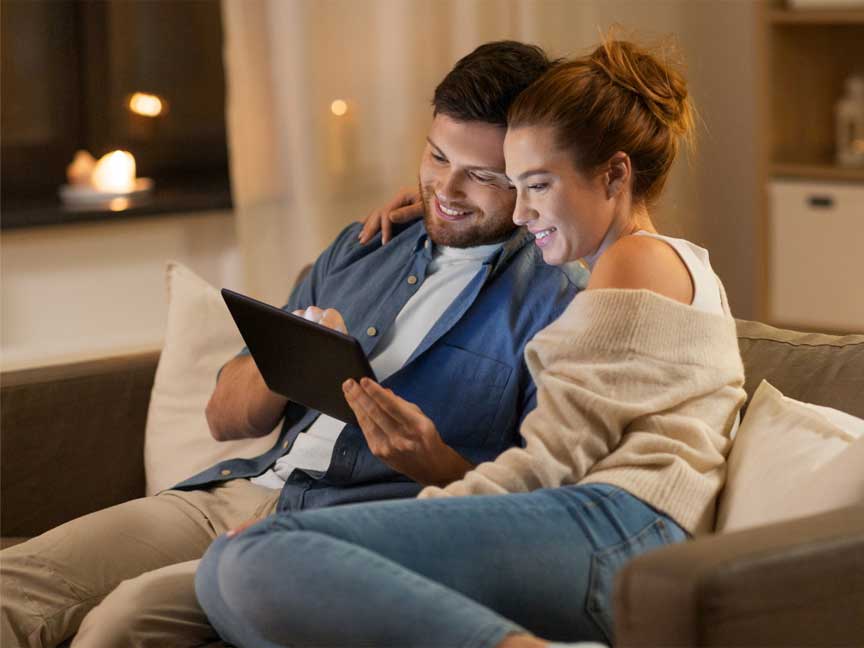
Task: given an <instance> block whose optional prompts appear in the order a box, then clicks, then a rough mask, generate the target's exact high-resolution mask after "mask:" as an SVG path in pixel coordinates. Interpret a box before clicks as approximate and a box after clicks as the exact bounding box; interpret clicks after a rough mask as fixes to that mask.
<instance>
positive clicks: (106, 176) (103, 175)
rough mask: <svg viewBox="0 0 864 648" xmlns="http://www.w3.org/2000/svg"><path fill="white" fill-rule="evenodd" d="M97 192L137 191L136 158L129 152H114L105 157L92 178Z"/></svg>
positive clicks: (91, 180)
mask: <svg viewBox="0 0 864 648" xmlns="http://www.w3.org/2000/svg"><path fill="white" fill-rule="evenodd" d="M90 182H91V183H92V184H93V187H94V188H95V189H96V190H97V191H104V192H107V193H129V192H131V191H133V190H134V189H135V158H134V157H132V154H131V153H129V152H128V151H112V152H111V153H106V154H105V155H103V156H102V157H101V158H100V159H99V161H98V162H97V163H96V166H95V167H94V168H93V174H92V175H91V176H90Z"/></svg>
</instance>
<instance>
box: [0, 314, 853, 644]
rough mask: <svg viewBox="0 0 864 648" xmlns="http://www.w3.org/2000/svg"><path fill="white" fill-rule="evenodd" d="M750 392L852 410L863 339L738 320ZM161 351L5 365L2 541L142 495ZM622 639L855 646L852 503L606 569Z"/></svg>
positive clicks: (0, 405) (0, 394)
mask: <svg viewBox="0 0 864 648" xmlns="http://www.w3.org/2000/svg"><path fill="white" fill-rule="evenodd" d="M737 327H738V334H739V343H740V348H741V353H742V357H743V360H744V365H745V371H746V376H747V379H746V384H745V389H746V391H747V394H748V403H749V398H751V397H752V396H753V393H754V391H755V390H756V388H757V386H758V385H759V384H760V383H761V382H762V380H763V379H766V380H768V381H770V383H771V384H772V385H774V386H775V387H777V389H779V390H780V391H782V392H783V394H785V395H787V396H789V397H791V398H795V399H800V400H802V401H806V402H808V403H815V404H818V405H824V406H827V407H833V408H837V409H840V410H843V411H845V412H848V413H849V414H852V415H853V416H856V417H861V418H864V335H849V336H835V335H827V334H820V333H799V332H794V331H789V330H784V329H777V328H773V327H770V326H767V325H765V324H762V323H759V322H752V321H744V320H739V321H738V322H737ZM158 362H159V353H158V352H150V353H139V354H134V355H127V356H121V357H110V358H104V359H97V360H92V361H87V362H76V363H72V364H66V365H56V366H48V367H40V368H33V369H23V370H16V371H8V372H3V373H2V376H0V415H2V418H0V493H2V497H0V532H2V543H3V546H4V547H5V546H10V545H12V544H15V543H16V542H20V541H21V540H23V539H26V538H27V537H31V536H34V535H37V534H39V533H41V532H43V531H45V530H47V529H49V528H51V527H54V526H56V525H58V524H61V523H63V522H65V521H67V520H70V519H72V518H75V517H77V516H81V515H84V514H86V513H90V512H92V511H96V510H98V509H101V508H104V507H107V506H111V505H114V504H118V503H121V502H124V501H127V500H130V499H132V498H136V497H141V496H143V495H144V494H145V471H144V461H143V453H144V429H145V423H146V418H147V412H148V403H149V400H150V393H151V388H152V385H153V380H154V375H155V372H156V369H157V364H158ZM614 615H615V634H616V642H615V643H616V645H620V646H672V645H681V646H744V645H759V646H805V645H806V646H816V645H820V646H846V645H849V646H851V645H858V646H860V645H864V502H860V503H859V504H858V505H853V506H851V507H845V508H842V509H837V510H830V511H827V512H822V513H819V514H815V515H809V516H806V517H802V518H796V519H791V520H785V521H782V522H774V523H770V524H764V525H758V526H755V527H752V528H748V529H745V530H740V531H732V532H728V533H715V534H713V535H708V536H703V537H700V538H698V539H696V540H693V541H690V542H687V543H684V544H680V545H674V546H670V547H666V548H663V549H660V550H657V551H653V552H650V553H648V554H645V555H643V556H641V557H639V558H637V559H636V560H633V561H632V562H630V563H629V564H628V565H626V566H625V567H624V568H623V569H622V570H621V572H620V573H619V575H618V578H617V580H616V586H615V594H614Z"/></svg>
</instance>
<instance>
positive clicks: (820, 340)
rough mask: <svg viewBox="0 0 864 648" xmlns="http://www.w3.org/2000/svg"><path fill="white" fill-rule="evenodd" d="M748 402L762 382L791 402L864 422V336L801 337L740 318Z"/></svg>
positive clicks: (815, 334) (824, 335)
mask: <svg viewBox="0 0 864 648" xmlns="http://www.w3.org/2000/svg"><path fill="white" fill-rule="evenodd" d="M736 324H737V327H738V344H739V347H740V349H741V357H742V359H743V361H744V374H745V376H746V380H745V383H744V389H745V390H746V391H747V399H748V402H749V399H750V398H752V396H753V393H754V391H755V390H756V388H757V387H758V386H759V383H761V382H762V380H767V381H768V382H770V383H771V384H772V385H774V387H776V388H777V389H778V390H780V391H781V392H782V393H783V394H784V395H786V396H788V397H789V398H794V399H796V400H799V401H804V402H806V403H813V404H815V405H824V406H826V407H833V408H835V409H839V410H842V411H844V412H848V413H849V414H852V415H854V416H857V417H859V418H864V335H842V336H841V335H827V334H824V333H801V332H798V331H790V330H787V329H779V328H774V327H773V326H768V325H767V324H762V323H761V322H751V321H747V320H737V322H736Z"/></svg>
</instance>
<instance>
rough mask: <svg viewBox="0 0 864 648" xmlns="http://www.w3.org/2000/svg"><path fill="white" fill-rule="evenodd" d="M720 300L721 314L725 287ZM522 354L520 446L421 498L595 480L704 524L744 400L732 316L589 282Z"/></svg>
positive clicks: (695, 526) (696, 528) (705, 527)
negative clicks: (524, 382) (530, 399)
mask: <svg viewBox="0 0 864 648" xmlns="http://www.w3.org/2000/svg"><path fill="white" fill-rule="evenodd" d="M721 292H722V288H721ZM723 304H724V309H725V310H726V312H727V313H728V306H727V305H726V296H725V294H723ZM525 360H526V362H527V364H528V368H529V369H530V371H531V375H532V376H533V377H534V381H535V383H536V384H537V408H536V409H535V410H534V411H532V412H531V413H529V414H528V416H526V418H525V420H524V422H523V424H522V429H521V432H522V436H523V438H524V440H525V446H524V447H521V448H511V449H509V450H507V451H506V452H504V453H503V454H501V455H500V456H499V457H498V458H497V459H495V460H494V461H491V462H487V463H483V464H480V465H479V466H477V468H476V469H474V470H472V471H471V472H469V473H468V474H466V475H465V477H464V478H463V479H461V480H459V481H456V482H453V483H452V484H450V485H448V486H447V487H446V488H443V489H441V488H437V487H428V488H425V489H424V490H423V491H422V492H421V493H420V495H419V497H423V498H426V497H442V496H448V495H482V494H485V495H492V494H503V493H517V492H526V491H533V490H536V489H539V488H554V487H557V486H562V485H568V484H577V483H579V484H585V483H592V482H596V483H604V484H611V485H614V486H618V487H620V488H622V489H624V490H626V491H628V492H630V493H631V494H633V495H635V496H636V497H638V498H640V499H641V500H643V501H644V502H647V503H648V504H650V505H652V506H653V507H655V508H657V509H659V510H660V511H663V512H664V513H666V514H668V515H669V516H670V517H672V519H674V520H675V521H676V522H677V523H678V524H679V525H681V527H683V528H684V529H686V530H687V531H688V532H690V533H692V534H699V533H705V532H709V531H711V530H712V529H713V521H714V507H715V500H716V497H717V494H718V493H719V491H720V489H721V488H722V486H723V483H724V479H725V473H726V465H725V459H726V455H727V454H728V451H729V446H730V443H731V442H730V440H729V433H730V430H731V429H732V427H733V425H734V423H735V421H736V416H737V414H738V410H739V408H740V407H741V405H742V403H743V402H744V399H745V393H744V390H743V388H742V385H743V383H744V368H743V366H742V363H741V357H740V354H739V352H738V338H737V335H736V332H735V321H734V320H733V318H732V316H731V315H717V314H713V313H707V312H704V311H700V310H697V309H696V308H693V307H692V306H688V305H686V304H682V303H680V302H677V301H675V300H672V299H669V298H666V297H664V296H662V295H659V294H658V293H654V292H651V291H648V290H621V289H600V290H586V291H583V292H581V293H579V294H578V295H577V296H576V297H575V298H574V300H573V302H572V303H571V304H570V306H568V308H567V309H566V310H565V311H564V313H563V314H562V316H561V317H560V318H559V319H558V320H556V321H555V322H553V323H552V324H551V325H549V326H548V327H546V328H545V329H543V330H542V331H540V332H539V333H538V334H537V335H536V336H535V337H534V339H533V340H532V341H531V342H530V343H529V344H528V346H527V348H526V350H525Z"/></svg>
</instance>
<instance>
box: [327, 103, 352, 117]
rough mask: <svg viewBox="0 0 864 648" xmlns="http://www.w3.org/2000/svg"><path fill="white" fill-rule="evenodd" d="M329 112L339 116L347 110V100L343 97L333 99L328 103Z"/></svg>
mask: <svg viewBox="0 0 864 648" xmlns="http://www.w3.org/2000/svg"><path fill="white" fill-rule="evenodd" d="M330 112H332V113H333V114H334V115H336V116H337V117H341V116H342V115H344V114H345V113H347V112H348V102H347V101H345V100H344V99H334V100H333V103H331V104H330Z"/></svg>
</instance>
